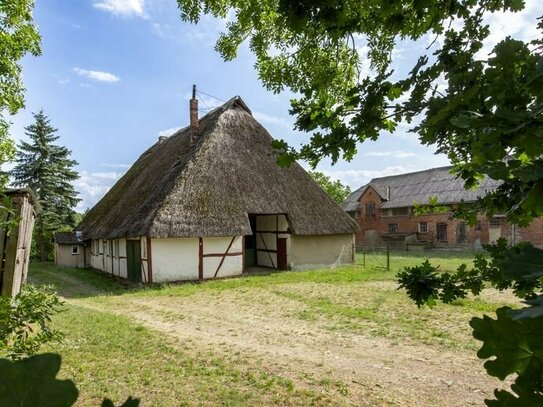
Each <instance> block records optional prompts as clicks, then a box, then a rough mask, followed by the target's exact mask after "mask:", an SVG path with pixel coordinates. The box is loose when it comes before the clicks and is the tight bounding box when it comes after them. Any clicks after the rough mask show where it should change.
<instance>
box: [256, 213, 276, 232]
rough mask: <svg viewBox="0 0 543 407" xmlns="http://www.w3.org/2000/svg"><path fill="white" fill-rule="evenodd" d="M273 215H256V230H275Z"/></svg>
mask: <svg viewBox="0 0 543 407" xmlns="http://www.w3.org/2000/svg"><path fill="white" fill-rule="evenodd" d="M276 228H277V225H276V218H275V215H258V216H257V217H256V230H277V229H276Z"/></svg>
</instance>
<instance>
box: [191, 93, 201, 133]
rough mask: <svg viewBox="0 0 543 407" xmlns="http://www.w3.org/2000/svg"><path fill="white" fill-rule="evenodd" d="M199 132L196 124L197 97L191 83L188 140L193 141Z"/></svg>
mask: <svg viewBox="0 0 543 407" xmlns="http://www.w3.org/2000/svg"><path fill="white" fill-rule="evenodd" d="M199 132H200V126H199V124H198V99H196V85H192V99H191V100H190V141H191V143H194V141H195V140H196V138H197V137H198V134H199Z"/></svg>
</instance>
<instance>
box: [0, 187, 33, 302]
mask: <svg viewBox="0 0 543 407" xmlns="http://www.w3.org/2000/svg"><path fill="white" fill-rule="evenodd" d="M4 195H5V196H6V197H7V199H4V200H3V203H4V204H6V203H7V201H8V200H11V203H12V207H11V208H9V210H8V211H6V212H5V213H4V214H3V215H2V216H0V221H2V222H1V223H2V227H0V253H1V254H2V256H1V261H2V263H1V265H0V294H1V295H7V296H10V297H14V296H15V295H17V294H18V293H19V292H20V291H21V286H22V284H23V283H24V282H25V281H26V278H27V275H28V263H29V259H30V248H31V244H32V230H33V228H34V220H35V217H36V212H37V211H38V210H39V204H38V202H37V199H36V197H35V195H34V193H33V192H32V191H31V190H30V189H27V188H23V189H16V190H7V191H5V193H4ZM14 219H16V220H17V222H16V224H15V226H13V227H12V228H11V229H8V227H7V225H6V222H9V221H10V220H14Z"/></svg>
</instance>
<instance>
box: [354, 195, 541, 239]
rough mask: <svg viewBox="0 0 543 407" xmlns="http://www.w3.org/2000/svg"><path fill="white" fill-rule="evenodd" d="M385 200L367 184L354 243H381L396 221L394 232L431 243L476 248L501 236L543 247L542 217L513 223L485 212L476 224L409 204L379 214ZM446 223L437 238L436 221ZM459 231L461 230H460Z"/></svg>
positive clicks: (362, 197) (362, 198) (361, 199)
mask: <svg viewBox="0 0 543 407" xmlns="http://www.w3.org/2000/svg"><path fill="white" fill-rule="evenodd" d="M383 202H385V200H384V199H383V197H381V196H380V195H379V194H378V193H377V191H375V190H374V189H373V188H372V187H371V186H370V187H369V188H368V189H367V190H366V191H365V192H364V194H362V196H361V197H360V211H359V218H358V219H357V221H358V223H359V226H360V230H359V232H358V234H357V235H356V244H357V245H358V246H385V245H386V244H387V242H388V243H389V244H390V241H388V240H385V239H383V236H384V235H387V234H389V232H390V230H389V225H390V224H396V225H397V232H398V233H416V234H417V240H420V241H427V242H431V244H432V246H433V247H450V248H453V247H458V248H470V249H474V248H475V249H479V248H481V245H483V244H486V243H491V242H492V241H493V240H495V239H497V238H499V237H504V238H506V239H507V240H508V241H510V242H512V241H513V235H514V238H515V239H514V241H515V242H516V243H518V242H521V241H527V242H531V243H532V244H534V245H535V246H538V247H542V248H543V219H541V218H538V219H536V220H534V222H533V223H532V224H531V225H530V226H528V227H526V228H520V227H518V226H513V225H511V224H509V223H508V222H506V221H505V218H494V220H493V221H490V220H489V219H487V218H486V216H484V215H481V216H479V217H478V222H477V225H475V226H469V225H468V224H467V223H465V222H463V221H462V220H459V219H449V217H450V213H445V214H424V215H418V216H417V215H415V214H414V213H413V211H412V208H409V209H408V213H407V215H397V216H382V215H383V211H382V210H381V208H380V206H381V205H382V203H383ZM370 203H373V205H374V208H375V209H374V213H373V214H371V213H367V209H368V208H367V205H366V204H370ZM420 223H426V227H427V231H426V232H421V231H419V224H420ZM439 224H443V225H446V239H442V240H439V239H438V225H439ZM462 224H463V225H462ZM462 232H463V233H462Z"/></svg>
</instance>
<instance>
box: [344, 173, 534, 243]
mask: <svg viewBox="0 0 543 407" xmlns="http://www.w3.org/2000/svg"><path fill="white" fill-rule="evenodd" d="M451 168H452V167H441V168H432V169H430V170H425V171H418V172H413V173H408V174H401V175H394V176H389V177H382V178H374V179H372V180H371V181H370V182H369V183H368V184H366V185H364V186H362V187H361V188H359V189H358V190H356V191H355V192H353V193H352V194H351V195H350V196H349V197H347V199H346V200H345V202H343V204H342V207H343V209H344V210H345V211H347V212H348V213H349V214H350V215H351V216H352V217H353V218H354V219H355V220H356V222H357V223H358V225H359V231H358V233H357V235H356V243H357V246H363V247H383V246H387V245H388V246H390V247H396V248H402V249H408V250H416V249H422V248H425V247H448V248H465V249H479V248H481V247H482V245H483V244H485V243H492V242H495V241H496V240H497V239H498V238H500V237H504V238H506V239H507V240H508V241H510V242H511V243H518V242H521V241H529V242H531V243H532V244H534V245H535V246H539V247H543V220H542V219H536V220H535V221H534V222H533V223H532V224H531V225H530V226H528V227H527V228H520V227H519V226H517V225H513V224H511V223H508V222H507V221H506V219H505V216H494V217H493V218H491V219H489V218H487V217H486V216H485V215H484V214H481V215H480V216H479V218H478V222H477V225H475V226H469V225H468V224H467V223H465V222H464V221H462V220H460V219H450V215H451V214H450V212H449V213H425V214H421V215H417V214H415V212H414V205H415V204H419V205H423V204H428V203H429V202H430V199H431V198H437V204H438V205H440V206H446V207H449V208H454V207H455V205H458V204H459V203H469V202H474V201H476V200H477V198H478V197H481V196H484V195H485V194H486V193H488V192H490V191H492V190H493V189H494V188H496V187H497V186H498V185H499V182H498V181H494V180H491V179H489V178H487V179H485V180H484V181H483V182H481V184H480V185H479V188H478V189H475V190H466V189H464V183H463V181H462V180H461V179H457V178H455V177H454V175H452V174H451V173H450V170H451Z"/></svg>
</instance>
